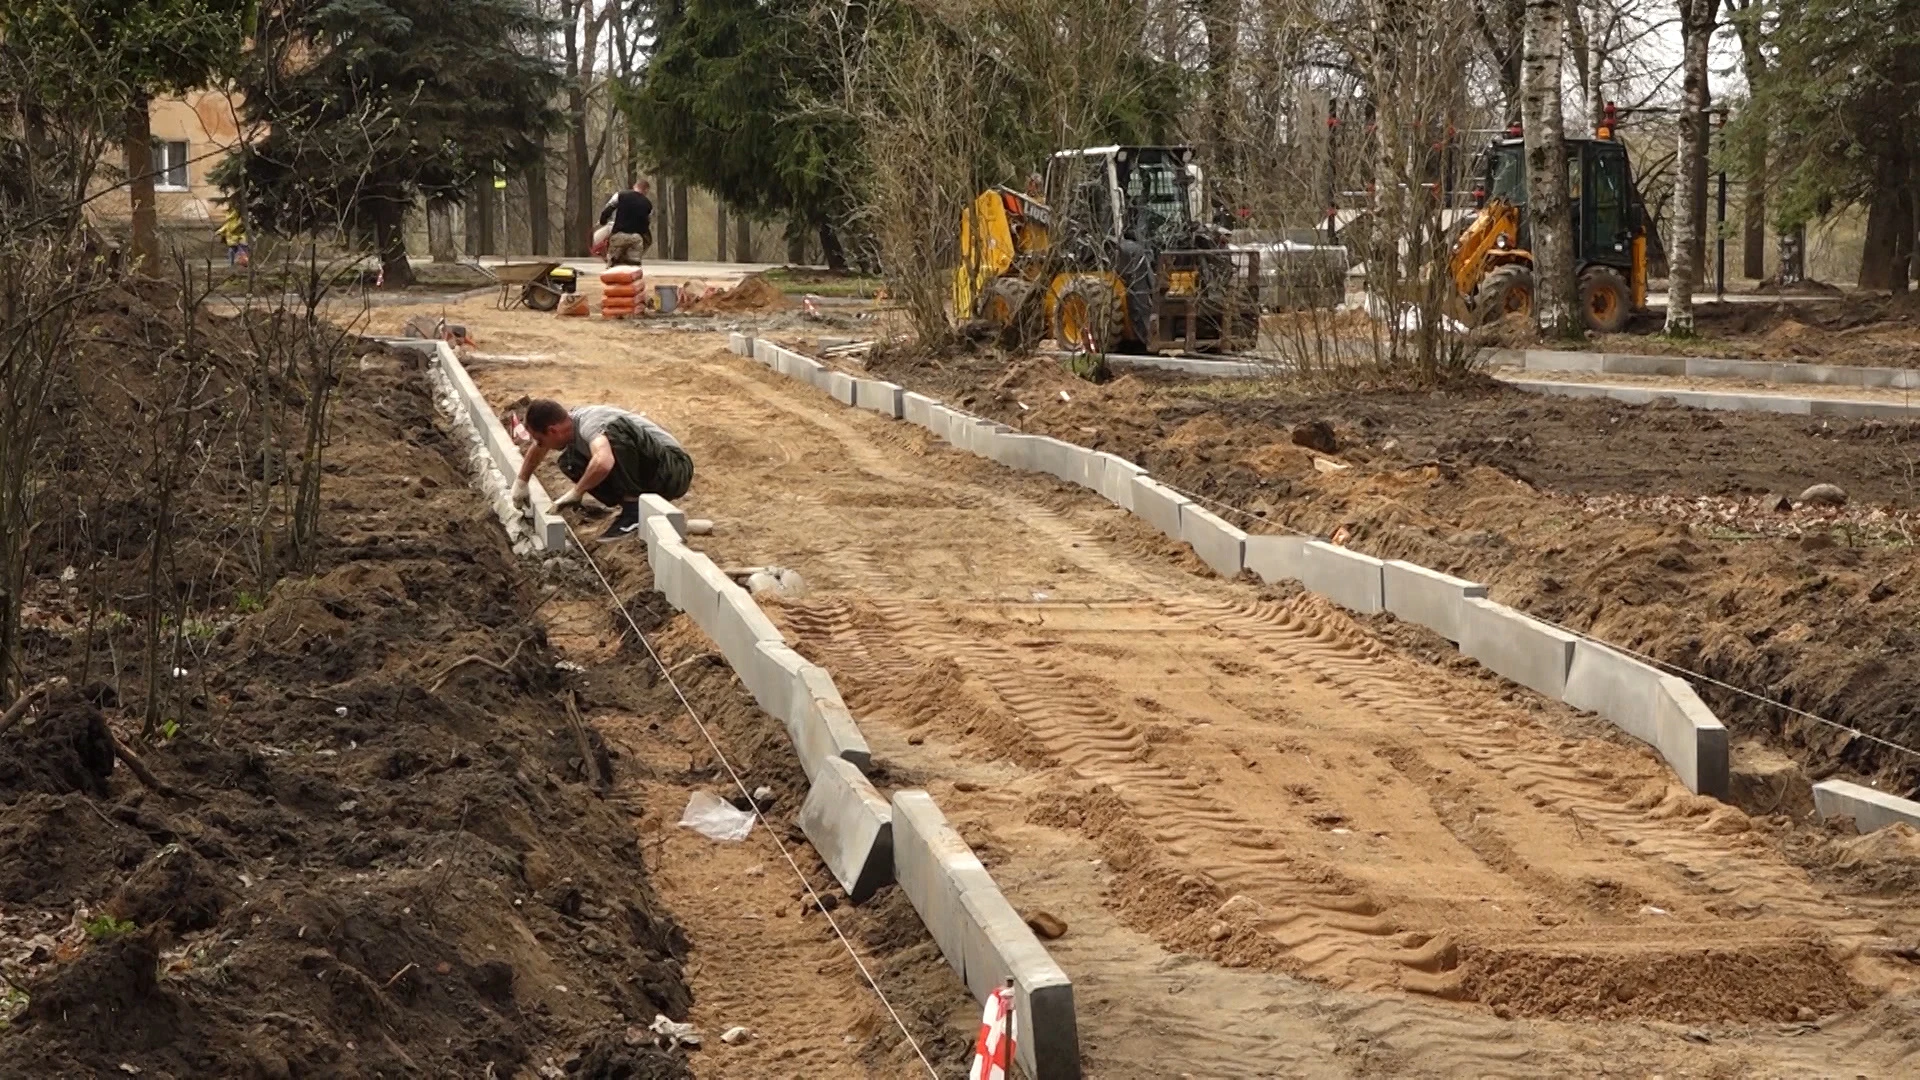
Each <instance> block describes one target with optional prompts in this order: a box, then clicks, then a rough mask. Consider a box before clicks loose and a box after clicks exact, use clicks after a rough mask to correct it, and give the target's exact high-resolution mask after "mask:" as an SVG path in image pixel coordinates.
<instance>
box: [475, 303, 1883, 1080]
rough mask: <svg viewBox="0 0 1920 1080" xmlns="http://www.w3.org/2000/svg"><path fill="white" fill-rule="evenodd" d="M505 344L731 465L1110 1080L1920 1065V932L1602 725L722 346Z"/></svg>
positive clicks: (719, 526)
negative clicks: (1048, 969) (1055, 963)
mask: <svg viewBox="0 0 1920 1080" xmlns="http://www.w3.org/2000/svg"><path fill="white" fill-rule="evenodd" d="M489 314H490V313H478V312H476V313H474V314H473V315H472V317H470V319H469V322H470V324H471V325H474V326H475V329H476V332H477V333H478V334H480V335H483V336H482V341H483V347H485V348H487V349H488V350H489V352H492V353H496V354H499V353H511V352H513V351H515V350H524V351H526V352H529V353H545V354H548V355H552V356H555V357H564V358H565V359H564V360H555V361H551V362H540V363H530V364H513V365H495V366H487V367H483V368H481V369H480V370H478V371H476V372H475V377H476V379H477V380H478V381H479V383H480V385H481V386H482V388H483V389H484V390H486V391H487V392H488V394H489V395H490V396H491V397H492V398H493V399H494V400H495V401H496V402H506V401H510V400H513V399H515V398H517V397H519V396H521V395H523V394H533V395H546V396H554V397H558V398H560V399H561V400H563V401H570V402H588V401H608V402H613V403H616V404H621V405H624V406H627V407H630V408H635V409H638V410H641V411H644V412H646V413H647V414H648V415H650V416H652V417H654V418H655V419H657V420H659V421H660V422H662V423H663V424H665V425H666V426H667V427H669V428H670V429H671V430H673V431H674V432H675V433H676V434H677V435H678V436H679V437H680V438H681V439H682V440H683V441H684V442H685V443H686V444H687V445H688V447H689V449H690V450H691V451H692V452H693V454H694V456H695V458H696V460H697V462H698V463H699V464H698V470H699V471H698V476H697V479H696V483H695V487H694V490H693V492H692V493H690V495H689V496H688V497H687V498H686V499H684V500H682V502H683V504H684V505H685V506H686V507H687V509H688V510H689V512H690V513H692V514H694V515H697V516H703V517H710V518H712V519H714V520H715V522H716V532H715V535H713V536H712V537H708V538H704V539H703V540H701V541H700V545H701V546H702V547H703V548H704V549H705V550H707V551H709V552H710V553H711V554H712V555H713V556H714V558H715V559H716V560H719V561H721V562H722V563H723V564H735V565H739V564H760V563H778V564H781V565H786V566H791V567H794V568H796V569H798V570H800V571H801V573H802V574H803V575H805V577H806V578H807V580H808V582H809V584H810V586H811V592H810V594H809V595H808V596H807V597H806V598H805V599H803V600H799V601H793V602H789V603H787V604H785V605H781V606H773V605H769V608H770V612H771V613H772V614H773V615H774V617H775V618H776V620H777V621H779V622H781V623H782V625H783V627H784V628H785V629H786V631H787V632H788V634H789V636H790V637H792V638H793V639H795V640H796V642H797V643H798V647H799V648H800V649H801V651H802V652H804V653H806V654H807V655H809V656H811V657H813V658H815V659H817V660H819V661H820V662H821V663H823V664H825V665H826V666H827V667H828V668H829V669H830V670H832V672H833V673H834V676H835V678H836V680H837V681H838V683H839V685H840V687H841V689H842V692H843V693H844V694H845V695H846V696H847V698H848V701H849V703H850V704H851V705H852V707H853V709H854V711H855V713H856V715H857V716H858V718H859V720H860V722H861V726H862V729H863V730H864V731H865V733H866V735H867V738H868V739H869V741H870V742H871V743H872V744H873V748H874V752H875V755H876V758H877V759H879V760H881V761H883V762H884V763H885V764H886V767H887V770H888V773H889V776H890V779H891V782H892V783H893V784H895V785H896V786H905V785H908V784H913V785H921V786H925V787H927V788H928V789H929V790H931V791H932V792H933V794H934V795H935V797H936V798H937V799H938V801H939V802H940V804H941V806H942V807H943V808H945V809H946V811H947V813H948V814H949V816H951V817H952V818H954V819H955V821H956V823H957V824H958V825H959V827H960V828H961V830H962V832H963V834H964V835H966V836H967V838H968V839H969V841H970V842H971V843H973V845H974V846H975V848H976V849H977V850H978V851H979V852H980V853H981V855H982V858H983V860H984V861H986V862H987V864H988V865H989V867H990V869H991V870H992V871H993V873H994V876H995V878H996V880H997V881H999V883H1000V884H1001V886H1002V888H1003V889H1004V890H1005V891H1006V892H1007V894H1008V896H1009V898H1010V899H1011V900H1012V901H1013V902H1014V904H1015V906H1016V907H1018V908H1019V909H1021V910H1022V911H1024V912H1027V913H1029V914H1031V913H1033V912H1035V911H1040V910H1044V911H1047V912H1049V913H1051V914H1053V915H1055V916H1057V917H1059V918H1060V919H1062V920H1064V921H1065V922H1066V923H1067V924H1068V926H1069V928H1070V929H1069V931H1068V933H1067V934H1066V935H1065V936H1064V937H1062V938H1060V939H1058V940H1056V941H1053V942H1050V943H1049V947H1050V948H1051V949H1052V951H1053V952H1054V954H1055V956H1056V957H1057V958H1058V959H1059V961H1060V963H1061V964H1062V965H1063V967H1065V969H1066V970H1067V971H1068V972H1069V973H1070V974H1071V975H1072V976H1073V977H1074V979H1075V983H1076V996H1077V999H1078V1003H1079V1009H1080V1025H1081V1027H1080V1031H1081V1039H1082V1046H1083V1050H1084V1053H1085V1057H1086V1061H1087V1064H1088V1070H1089V1075H1091V1076H1095V1077H1123V1076H1124V1077H1157V1076H1166V1077H1179V1076H1196V1077H1199V1076H1207V1077H1213V1076H1219V1077H1245V1076H1280V1075H1284V1076H1296V1075H1356V1074H1359V1075H1370V1074H1412V1075H1430V1074H1431V1075H1440V1074H1445V1075H1605V1074H1609V1073H1611V1074H1615V1075H1651V1074H1666V1075H1726V1076H1734V1075H1739V1076H1769V1075H1805V1074H1816V1073H1817V1074H1824V1075H1834V1074H1840V1075H1856V1074H1858V1075H1872V1076H1879V1075H1898V1074H1911V1073H1912V1072H1914V1071H1915V1070H1916V1069H1917V1068H1920V1063H1916V1061H1915V1060H1914V1054H1915V1044H1914V1043H1913V1042H1912V1041H1911V1040H1910V1038H1909V1037H1910V1035H1911V1034H1912V1032H1914V1031H1915V1030H1920V1021H1917V1020H1916V1018H1915V1015H1914V1014H1915V1010H1914V1007H1913V1001H1912V995H1911V993H1910V987H1911V983H1912V981H1913V979H1912V971H1913V969H1912V968H1911V967H1910V966H1908V965H1906V964H1904V963H1903V962H1901V961H1899V960H1897V959H1890V958H1889V957H1888V954H1889V953H1891V952H1893V951H1894V950H1895V949H1896V948H1898V947H1899V945H1900V944H1901V943H1902V942H1906V943H1909V944H1910V943H1911V941H1912V939H1913V935H1914V926H1913V923H1912V919H1913V916H1912V915H1911V914H1909V913H1908V912H1906V911H1904V910H1902V906H1901V905H1899V904H1898V903H1894V902H1888V901H1882V900H1877V899H1874V898H1870V897H1860V896H1837V895H1835V894H1833V893H1832V892H1830V890H1829V888H1828V887H1827V886H1824V885H1822V884H1820V883H1816V882H1814V881H1811V880H1809V878H1808V877H1807V875H1806V874H1805V873H1804V872H1803V871H1801V870H1799V869H1798V868H1796V867H1795V866H1793V865H1791V864H1790V863H1788V862H1787V861H1786V860H1785V859H1784V858H1783V857H1782V855H1781V854H1780V851H1779V845H1778V843H1777V842H1776V841H1775V840H1774V839H1773V838H1771V837H1770V835H1769V834H1768V833H1767V832H1766V831H1765V830H1764V829H1758V828H1755V827H1754V825H1753V823H1751V822H1749V821H1748V820H1747V819H1746V818H1745V817H1744V815H1742V814H1740V812H1739V811H1737V810H1734V809H1733V808H1730V807H1724V806H1721V805H1720V804H1718V803H1714V802H1712V801H1710V800H1700V799H1696V798H1694V797H1692V796H1689V795H1687V794H1686V793H1685V792H1684V790H1682V789H1679V788H1677V787H1676V786H1674V785H1673V784H1672V783H1671V782H1670V776H1669V774H1667V772H1666V771H1665V770H1664V768H1663V767H1662V766H1660V765H1659V763H1658V762H1657V761H1656V760H1655V759H1654V758H1653V757H1652V756H1651V755H1650V754H1649V753H1647V752H1646V751H1645V750H1644V749H1642V748H1638V747H1636V746H1633V745H1629V744H1624V743H1622V742H1620V741H1618V740H1616V739H1613V738H1610V737H1608V736H1607V735H1606V734H1605V733H1604V730H1603V728H1602V727H1601V726H1599V725H1597V724H1594V723H1593V722H1591V721H1590V720H1582V719H1580V718H1576V717H1573V716H1572V715H1571V714H1570V713H1568V712H1567V711H1566V710H1564V709H1561V708H1560V707H1558V706H1549V705H1546V704H1543V703H1541V702H1539V701H1538V700H1536V699H1531V698H1529V697H1528V696H1527V695H1525V694H1523V693H1515V692H1513V691H1511V689H1510V688H1507V687H1504V686H1503V685H1502V684H1498V683H1496V682H1494V681H1492V680H1490V679H1488V678H1486V677H1484V676H1483V675H1481V674H1480V673H1479V672H1478V671H1477V669H1475V668H1474V667H1473V666H1472V665H1470V664H1465V663H1461V664H1456V665H1453V666H1452V667H1439V666H1435V665H1431V664H1425V663H1422V662H1419V661H1417V660H1414V659H1411V658H1410V657H1408V656H1406V655H1403V654H1401V653H1400V652H1398V651H1397V650H1394V649H1391V648H1389V647H1387V646H1385V645H1383V644H1382V643H1381V642H1380V641H1378V640H1376V639H1374V638H1373V637H1372V636H1370V634H1369V633H1368V632H1367V630H1366V629H1365V628H1363V627H1360V626H1358V625H1356V624H1355V623H1354V622H1352V621H1351V620H1350V619H1348V618H1347V617H1346V616H1345V615H1344V614H1342V613H1341V612H1339V611H1338V610H1337V609H1334V608H1331V607H1329V606H1327V605H1325V604H1324V603H1322V602H1320V601H1317V600H1314V599H1312V598H1307V597H1298V596H1286V595H1282V594H1280V593H1274V592H1267V593H1261V592H1257V591H1256V590H1255V589H1254V588H1253V587H1252V586H1250V585H1248V584H1246V583H1229V582H1223V581H1220V580H1219V579H1217V578H1213V577H1211V576H1209V575H1207V574H1206V572H1205V571H1204V569H1203V568H1201V567H1200V564H1199V563H1198V562H1197V561H1195V560H1193V558H1192V557H1191V556H1190V555H1188V554H1185V553H1184V552H1182V551H1178V550H1176V549H1174V548H1173V547H1172V546H1170V545H1168V544H1167V543H1166V542H1165V541H1164V539H1162V538H1160V537H1158V536H1157V535H1155V534H1152V533H1151V532H1150V531H1149V530H1147V529H1145V528H1144V527H1142V526H1140V525H1139V524H1138V523H1137V522H1135V521H1133V520H1131V519H1129V518H1127V517H1126V516H1124V515H1122V514H1120V513H1119V512H1118V511H1116V510H1114V509H1113V508H1111V507H1110V506H1108V505H1106V504H1105V503H1103V502H1100V501H1098V500H1096V499H1092V498H1090V497H1088V496H1086V495H1085V494H1084V493H1079V492H1076V491H1070V490H1068V489H1065V488H1062V487H1060V486H1058V485H1054V484H1052V483H1051V482H1050V481H1044V480H1037V479H1033V478H1030V477H1026V476H1020V475H1017V474H1014V473H1012V472H1009V471H1006V470H1004V469H1000V468H999V467H997V466H994V465H993V464H991V463H988V462H983V461H981V460H979V459H976V458H971V457H968V456H965V455H962V454H959V453H957V452H954V451H951V450H950V449H947V448H944V447H942V446H939V445H937V444H932V443H930V441H929V439H928V437H927V436H926V435H925V434H924V433H923V432H921V431H919V430H918V429H916V428H912V427H909V426H907V425H904V424H899V423H893V422H889V421H887V420H884V419H882V418H879V417H876V416H872V415H869V414H864V413H859V412H856V411H852V410H847V409H844V408H842V407H841V406H839V405H837V404H835V403H833V402H831V401H830V400H829V399H827V398H826V397H825V396H824V395H821V394H818V393H816V392H814V391H812V390H810V389H808V388H806V387H802V386H799V385H797V384H794V383H792V382H790V381H787V380H783V379H781V378H779V377H778V376H775V375H773V374H771V373H769V372H767V371H765V369H763V368H759V367H757V366H756V365H752V364H750V363H748V362H744V361H740V360H738V359H737V358H734V357H731V356H729V355H727V354H726V353H725V352H724V349H722V348H721V347H720V343H719V341H718V340H717V339H716V338H713V337H707V336H697V335H658V334H646V333H644V332H641V331H637V330H635V329H633V328H629V327H621V326H607V325H603V324H600V323H598V322H593V323H585V324H583V323H581V322H573V323H566V322H561V321H558V320H543V319H531V318H526V317H520V318H514V317H502V318H501V319H499V320H494V319H492V318H490V317H489ZM695 989H696V994H698V993H699V992H700V987H699V984H698V981H697V980H696V984H695ZM791 992H792V993H796V994H801V993H804V992H805V988H803V987H795V988H792V990H791ZM742 1022H749V1021H742Z"/></svg>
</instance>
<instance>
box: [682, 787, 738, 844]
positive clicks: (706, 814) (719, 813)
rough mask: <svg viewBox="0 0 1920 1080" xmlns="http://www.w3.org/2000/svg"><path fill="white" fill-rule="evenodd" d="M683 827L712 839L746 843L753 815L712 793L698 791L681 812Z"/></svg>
mask: <svg viewBox="0 0 1920 1080" xmlns="http://www.w3.org/2000/svg"><path fill="white" fill-rule="evenodd" d="M680 827H681V828H683V829H692V830H693V831H694V832H697V833H699V834H700V835H701V836H704V837H706V838H707V839H709V840H725V841H732V840H745V839H746V838H747V834H748V833H750V832H752V831H753V815H752V814H749V813H747V812H746V811H744V810H735V809H734V808H733V804H732V803H730V802H728V801H727V800H725V799H722V798H721V797H719V796H718V795H715V794H713V793H712V792H709V791H696V792H694V793H693V797H692V798H690V799H688V800H687V808H686V809H685V810H683V811H681V813H680Z"/></svg>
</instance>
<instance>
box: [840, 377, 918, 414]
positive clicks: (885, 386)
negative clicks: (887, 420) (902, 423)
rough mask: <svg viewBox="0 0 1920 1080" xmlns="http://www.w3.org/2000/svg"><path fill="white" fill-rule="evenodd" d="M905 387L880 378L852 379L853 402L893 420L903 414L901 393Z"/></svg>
mask: <svg viewBox="0 0 1920 1080" xmlns="http://www.w3.org/2000/svg"><path fill="white" fill-rule="evenodd" d="M905 393H906V388H905V387H902V386H900V385H898V384H896V383H890V382H884V381H882V380H880V379H855V380H854V381H853V403H854V404H855V405H858V406H860V407H861V408H863V409H870V410H872V411H873V412H877V413H879V414H881V415H882V416H891V417H893V418H894V419H895V420H898V419H900V417H901V416H902V415H903V409H902V406H901V400H900V399H901V395H903V394H905Z"/></svg>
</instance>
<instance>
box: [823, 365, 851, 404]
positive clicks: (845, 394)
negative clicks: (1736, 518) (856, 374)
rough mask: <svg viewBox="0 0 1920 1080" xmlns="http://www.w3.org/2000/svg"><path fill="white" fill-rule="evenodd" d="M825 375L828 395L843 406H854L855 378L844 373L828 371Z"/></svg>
mask: <svg viewBox="0 0 1920 1080" xmlns="http://www.w3.org/2000/svg"><path fill="white" fill-rule="evenodd" d="M825 374H826V380H827V384H826V390H827V393H828V395H830V396H831V397H832V398H833V400H835V401H837V402H839V403H840V404H842V405H852V404H853V403H854V397H853V393H854V392H853V386H854V383H853V376H851V375H849V374H847V373H846V372H844V371H827V372H826V373H825Z"/></svg>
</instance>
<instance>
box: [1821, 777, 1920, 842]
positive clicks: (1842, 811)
mask: <svg viewBox="0 0 1920 1080" xmlns="http://www.w3.org/2000/svg"><path fill="white" fill-rule="evenodd" d="M1813 808H1814V810H1815V811H1816V812H1817V813H1818V814H1819V815H1820V817H1821V819H1822V820H1825V819H1827V818H1836V817H1841V816H1845V817H1850V818H1852V819H1853V824H1854V827H1855V828H1857V829H1859V830H1860V831H1861V832H1863V833H1867V832H1872V831H1873V830H1875V829H1884V828H1886V827H1887V826H1889V825H1909V826H1912V827H1913V828H1915V829H1920V802H1914V801H1913V800H1912V799H1902V798H1900V797H1899V796H1898V795H1889V794H1887V793H1886V792H1884V791H1875V790H1874V789H1873V788H1870V787H1867V786H1866V785H1864V784H1856V783H1854V782H1853V781H1851V780H1822V781H1820V782H1819V783H1817V784H1815V785H1813Z"/></svg>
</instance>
